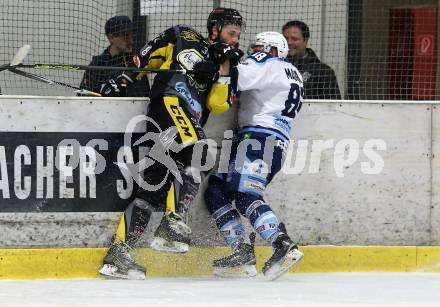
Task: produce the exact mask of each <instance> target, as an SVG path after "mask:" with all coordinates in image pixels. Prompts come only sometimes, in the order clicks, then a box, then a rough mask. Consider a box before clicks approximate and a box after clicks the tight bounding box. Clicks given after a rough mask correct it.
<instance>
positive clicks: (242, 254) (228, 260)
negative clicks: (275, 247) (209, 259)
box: [212, 233, 257, 277]
mask: <svg viewBox="0 0 440 307" xmlns="http://www.w3.org/2000/svg"><path fill="white" fill-rule="evenodd" d="M249 239H250V244H249V243H244V242H243V243H240V244H239V245H238V246H237V248H236V249H234V252H233V253H232V254H231V255H229V256H226V257H223V258H220V259H217V260H214V261H213V264H212V265H213V267H214V275H215V276H218V277H253V276H255V275H257V270H256V268H255V264H256V258H255V248H254V243H255V233H251V235H250V236H249Z"/></svg>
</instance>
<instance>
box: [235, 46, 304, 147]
mask: <svg viewBox="0 0 440 307" xmlns="http://www.w3.org/2000/svg"><path fill="white" fill-rule="evenodd" d="M232 86H233V88H235V89H236V90H237V91H238V93H239V95H240V96H239V111H238V124H239V128H240V129H243V128H247V127H259V128H269V129H268V131H272V130H275V131H276V132H280V133H281V135H282V136H284V138H283V139H286V140H288V139H290V135H291V130H292V125H293V120H294V118H295V116H296V115H297V113H298V112H299V110H300V108H301V104H302V99H303V96H304V87H303V80H302V76H301V74H300V72H299V71H298V70H297V69H296V67H295V66H293V65H292V64H291V63H288V62H285V61H283V60H281V59H279V58H277V57H274V56H271V55H269V54H267V53H264V52H257V53H254V54H252V55H251V56H249V57H248V58H247V59H246V60H245V61H244V62H241V63H240V64H238V65H237V66H236V69H234V71H233V73H232ZM275 134H277V133H275Z"/></svg>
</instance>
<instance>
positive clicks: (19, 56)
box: [0, 45, 31, 71]
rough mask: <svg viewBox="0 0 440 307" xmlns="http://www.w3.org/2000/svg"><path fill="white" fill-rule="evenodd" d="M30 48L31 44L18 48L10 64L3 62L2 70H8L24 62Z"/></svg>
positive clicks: (0, 69) (0, 67) (0, 68)
mask: <svg viewBox="0 0 440 307" xmlns="http://www.w3.org/2000/svg"><path fill="white" fill-rule="evenodd" d="M30 49H31V46H30V45H24V46H22V47H21V48H20V49H18V51H17V53H16V54H15V55H14V57H13V58H12V60H11V62H10V63H9V64H3V65H1V66H0V71H3V70H7V69H9V68H11V67H13V66H16V65H18V64H20V63H21V62H23V59H24V58H25V57H26V56H27V54H28V53H29V50H30Z"/></svg>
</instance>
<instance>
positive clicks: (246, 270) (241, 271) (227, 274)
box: [214, 264, 257, 278]
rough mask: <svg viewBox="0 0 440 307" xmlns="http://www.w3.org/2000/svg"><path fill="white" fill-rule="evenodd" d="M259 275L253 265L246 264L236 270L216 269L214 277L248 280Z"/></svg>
mask: <svg viewBox="0 0 440 307" xmlns="http://www.w3.org/2000/svg"><path fill="white" fill-rule="evenodd" d="M256 275H257V269H256V268H255V265H253V264H245V265H242V266H239V267H235V268H219V267H214V276H216V277H222V278H248V277H254V276H256Z"/></svg>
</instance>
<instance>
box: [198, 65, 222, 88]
mask: <svg viewBox="0 0 440 307" xmlns="http://www.w3.org/2000/svg"><path fill="white" fill-rule="evenodd" d="M193 74H194V79H195V80H196V81H197V83H203V84H206V83H215V82H216V81H217V80H218V78H219V72H218V69H217V65H215V63H214V62H212V61H201V62H198V63H196V64H195V65H194V67H193Z"/></svg>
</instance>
